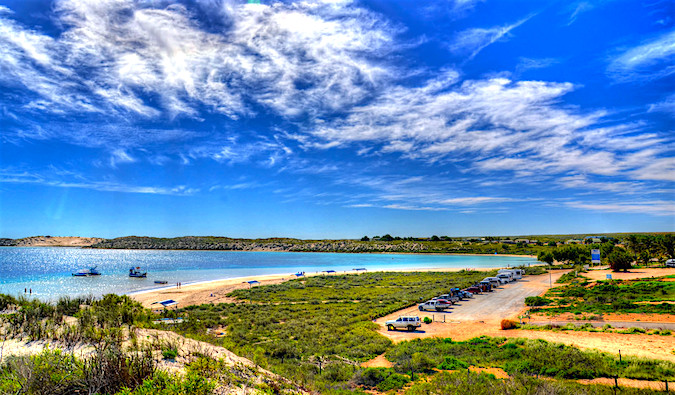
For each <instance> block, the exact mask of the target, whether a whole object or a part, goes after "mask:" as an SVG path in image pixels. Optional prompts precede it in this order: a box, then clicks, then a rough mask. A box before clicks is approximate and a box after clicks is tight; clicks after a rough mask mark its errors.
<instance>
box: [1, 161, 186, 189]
mask: <svg viewBox="0 0 675 395" xmlns="http://www.w3.org/2000/svg"><path fill="white" fill-rule="evenodd" d="M0 183H8V184H39V185H45V186H50V187H57V188H78V189H90V190H94V191H102V192H121V193H140V194H155V195H177V196H187V195H193V194H195V193H197V192H199V189H197V188H190V187H187V186H185V185H176V186H172V187H165V186H139V185H128V184H124V183H119V182H113V181H101V180H91V179H89V178H87V177H85V176H83V175H81V174H78V173H75V172H72V171H65V170H61V169H56V168H53V167H51V168H48V169H40V170H39V171H37V170H23V169H17V168H2V169H0Z"/></svg>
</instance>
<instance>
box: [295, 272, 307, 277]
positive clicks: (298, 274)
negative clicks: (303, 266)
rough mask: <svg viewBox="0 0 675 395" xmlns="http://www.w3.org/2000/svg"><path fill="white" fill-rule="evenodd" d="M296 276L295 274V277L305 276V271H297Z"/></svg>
mask: <svg viewBox="0 0 675 395" xmlns="http://www.w3.org/2000/svg"><path fill="white" fill-rule="evenodd" d="M294 276H295V277H304V276H305V273H304V272H300V273H295V274H294Z"/></svg>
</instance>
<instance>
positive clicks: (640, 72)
mask: <svg viewBox="0 0 675 395" xmlns="http://www.w3.org/2000/svg"><path fill="white" fill-rule="evenodd" d="M673 73H675V30H671V31H670V32H667V33H663V34H661V35H660V36H658V37H656V38H654V39H652V40H650V41H647V42H645V43H642V44H640V45H638V46H636V47H633V48H630V49H628V50H626V51H624V52H623V53H621V54H620V55H618V56H616V57H615V58H614V59H612V60H611V62H610V64H609V66H608V67H607V74H608V75H609V76H610V77H612V78H614V79H616V80H617V81H620V82H629V81H640V80H653V79H658V78H663V77H666V76H669V75H672V74H673Z"/></svg>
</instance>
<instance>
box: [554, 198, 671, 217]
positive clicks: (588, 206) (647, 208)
mask: <svg viewBox="0 0 675 395" xmlns="http://www.w3.org/2000/svg"><path fill="white" fill-rule="evenodd" d="M565 205H567V206H568V207H573V208H578V209H583V210H590V211H605V212H610V213H633V214H649V215H659V216H672V215H673V213H675V203H674V202H673V201H667V200H649V201H635V202H596V201H593V202H586V201H571V202H566V203H565Z"/></svg>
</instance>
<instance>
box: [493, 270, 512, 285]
mask: <svg viewBox="0 0 675 395" xmlns="http://www.w3.org/2000/svg"><path fill="white" fill-rule="evenodd" d="M497 278H498V279H500V280H503V281H504V284H506V283H510V282H512V281H516V280H515V279H514V278H513V276H512V275H510V274H506V273H499V274H498V275H497Z"/></svg>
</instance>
